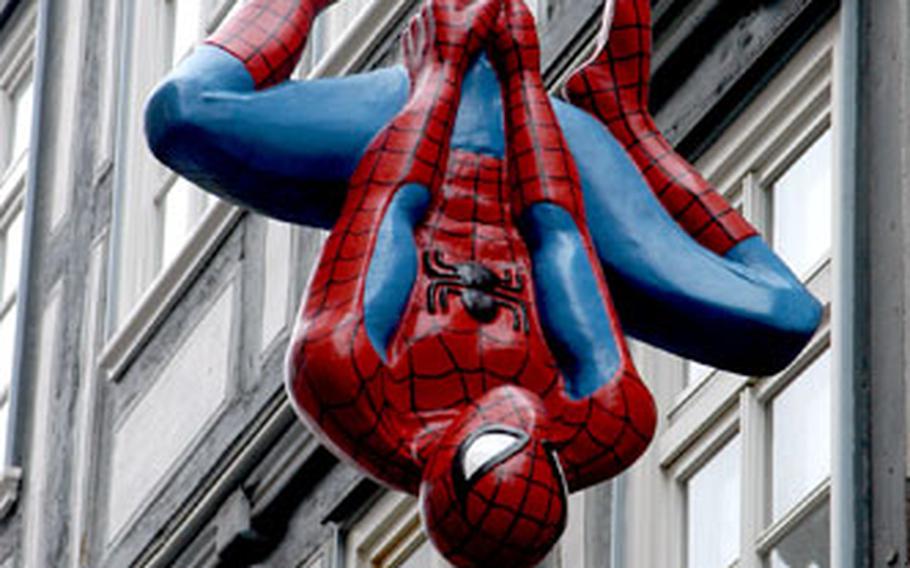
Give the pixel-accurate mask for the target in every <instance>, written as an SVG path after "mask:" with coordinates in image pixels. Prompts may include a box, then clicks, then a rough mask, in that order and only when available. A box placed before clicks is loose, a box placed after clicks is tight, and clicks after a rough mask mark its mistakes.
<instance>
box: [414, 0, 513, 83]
mask: <svg viewBox="0 0 910 568" xmlns="http://www.w3.org/2000/svg"><path fill="white" fill-rule="evenodd" d="M501 4H502V0H426V2H425V3H424V5H423V8H421V10H420V12H418V13H417V15H415V16H414V18H413V19H412V20H411V24H410V26H408V29H407V30H406V31H405V33H404V36H403V37H402V44H403V49H404V62H405V67H406V68H407V70H408V74H409V75H410V76H411V78H412V79H414V78H415V77H416V76H417V75H419V74H420V72H421V71H422V70H423V69H425V68H427V67H432V66H436V65H440V64H442V65H454V66H455V67H456V69H460V70H462V71H463V70H464V69H466V68H467V65H468V63H470V61H471V60H472V58H473V57H474V56H475V55H477V53H478V52H479V51H480V50H481V49H483V47H484V46H485V45H486V43H487V41H488V40H489V38H490V34H491V33H492V30H493V28H494V27H495V25H496V19H497V15H498V14H499V12H500V7H501Z"/></svg>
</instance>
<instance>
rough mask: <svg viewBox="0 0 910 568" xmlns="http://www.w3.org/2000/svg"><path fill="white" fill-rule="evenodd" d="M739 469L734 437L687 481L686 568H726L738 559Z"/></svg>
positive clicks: (739, 463)
mask: <svg viewBox="0 0 910 568" xmlns="http://www.w3.org/2000/svg"><path fill="white" fill-rule="evenodd" d="M740 468H741V459H740V439H739V436H736V438H734V439H733V440H731V441H730V442H728V443H727V445H726V446H724V448H723V449H722V450H721V451H720V452H718V453H717V455H715V456H714V457H713V458H712V459H711V461H709V462H708V463H707V464H706V465H705V466H703V467H702V468H701V469H700V470H699V471H698V472H697V473H696V474H695V475H694V476H692V478H691V479H690V480H689V481H688V483H687V486H686V498H687V503H686V505H687V507H686V526H687V535H686V536H687V543H688V544H687V558H688V562H687V564H686V565H687V566H688V567H689V568H727V567H728V566H730V565H731V564H732V563H733V561H734V560H736V558H737V557H738V556H739V528H740V524H739V522H740V521H739V517H740Z"/></svg>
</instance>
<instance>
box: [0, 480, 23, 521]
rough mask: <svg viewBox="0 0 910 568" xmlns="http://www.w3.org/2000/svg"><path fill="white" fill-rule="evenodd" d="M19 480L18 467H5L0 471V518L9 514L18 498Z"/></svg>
mask: <svg viewBox="0 0 910 568" xmlns="http://www.w3.org/2000/svg"><path fill="white" fill-rule="evenodd" d="M21 482H22V470H21V469H20V468H18V467H7V468H5V469H4V470H3V473H0V520H2V519H5V518H6V516H7V515H9V514H10V512H11V511H12V510H13V507H14V506H15V505H16V502H17V501H18V500H19V486H20V484H21Z"/></svg>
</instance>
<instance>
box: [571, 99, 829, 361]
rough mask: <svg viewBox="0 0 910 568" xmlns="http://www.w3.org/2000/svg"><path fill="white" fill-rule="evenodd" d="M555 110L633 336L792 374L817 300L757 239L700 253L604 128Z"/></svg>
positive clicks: (696, 355) (817, 313)
mask: <svg viewBox="0 0 910 568" xmlns="http://www.w3.org/2000/svg"><path fill="white" fill-rule="evenodd" d="M556 111H557V115H558V116H559V119H560V124H561V125H562V127H563V130H564V132H565V135H566V138H567V140H568V142H569V146H570V148H571V150H572V153H573V155H574V156H575V160H576V163H577V164H578V168H579V172H580V174H581V177H582V185H583V187H584V195H585V208H586V211H587V217H588V220H589V224H590V230H591V234H592V237H593V239H594V243H595V246H596V247H597V251H598V255H599V256H600V258H601V261H602V262H603V265H604V271H605V274H606V276H607V279H608V281H609V283H610V289H611V290H612V291H613V293H614V299H615V300H616V306H617V310H618V311H619V315H620V319H621V320H622V322H623V325H624V327H625V329H626V330H627V331H628V332H629V334H630V335H632V336H634V337H637V338H639V339H642V340H644V341H647V342H648V343H651V344H652V345H656V346H658V347H662V348H664V349H667V350H669V351H672V352H674V353H678V354H680V355H683V356H685V357H690V358H693V359H696V360H699V361H702V362H704V363H708V364H710V365H714V366H717V367H722V368H725V369H729V370H732V371H735V372H739V373H744V374H752V375H765V374H772V373H774V372H777V371H779V370H780V369H781V368H783V367H784V366H786V365H787V364H788V363H789V362H790V361H791V360H792V358H793V357H794V356H795V355H796V354H797V353H798V352H799V351H800V350H801V349H802V348H803V347H804V346H805V344H806V342H807V341H808V339H809V338H810V337H811V336H812V334H813V333H814V332H815V330H816V328H817V327H818V323H819V321H820V318H821V313H822V310H821V306H820V304H819V303H818V301H817V300H815V298H813V297H812V295H811V294H809V292H808V291H807V290H806V289H805V287H804V286H803V285H802V284H801V283H800V282H799V280H798V279H797V278H796V277H795V276H794V275H793V274H792V273H791V272H790V270H789V269H788V268H787V267H786V266H785V265H784V264H783V263H782V262H781V261H780V259H778V257H777V256H776V255H775V254H774V253H773V252H772V251H771V250H770V249H769V248H768V246H767V245H766V244H765V243H764V242H763V241H762V240H761V239H760V238H759V237H752V238H749V239H747V240H745V241H743V242H741V243H740V244H739V245H737V246H735V247H734V248H733V249H731V250H730V251H729V252H728V253H727V254H726V255H725V256H723V257H721V256H718V255H716V254H714V253H712V252H710V251H708V250H707V249H705V248H703V247H701V246H700V245H699V244H698V243H696V242H695V241H694V240H693V239H692V238H691V237H690V236H689V235H688V234H686V233H685V232H684V231H683V230H682V229H681V228H680V227H679V225H677V224H676V222H675V221H674V220H673V219H672V218H671V217H670V216H669V215H668V214H667V212H666V211H665V210H664V208H663V207H662V206H661V204H660V202H659V201H658V200H657V198H656V197H655V196H654V194H653V193H652V192H651V190H650V189H649V188H648V187H647V185H646V184H645V182H644V179H643V178H642V176H641V174H640V173H639V171H638V169H637V168H636V167H635V165H634V164H633V163H632V161H631V160H630V158H629V157H628V155H627V154H626V153H625V151H624V150H623V149H622V147H621V146H620V145H619V143H618V142H617V141H616V140H615V138H613V137H612V136H611V135H610V133H609V132H608V131H607V130H606V129H605V128H604V127H603V126H602V125H600V124H599V123H598V122H596V121H594V120H593V119H591V118H590V117H589V116H588V115H587V114H585V113H584V112H583V111H581V110H578V109H576V108H574V107H571V106H569V105H566V104H558V105H557V106H556Z"/></svg>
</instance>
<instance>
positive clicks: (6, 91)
mask: <svg viewBox="0 0 910 568" xmlns="http://www.w3.org/2000/svg"><path fill="white" fill-rule="evenodd" d="M33 26H34V18H33V17H29V18H25V20H24V21H23V23H22V25H20V26H17V27H14V28H12V29H9V30H4V32H5V33H8V35H7V36H6V37H8V38H9V40H8V41H6V42H5V43H4V41H3V39H4V38H2V37H0V460H2V459H3V458H4V456H5V455H6V428H7V423H8V418H9V414H10V387H11V385H12V380H13V373H14V371H15V370H14V369H13V363H14V359H15V345H16V336H17V332H18V330H17V318H18V313H19V304H18V297H19V276H20V275H21V273H22V252H23V246H24V242H23V239H24V225H25V215H24V212H23V203H24V201H25V181H26V171H27V168H28V154H29V152H28V150H29V146H30V143H31V130H32V109H33V108H34V104H33V98H34V88H33V81H32V69H31V62H32V61H31V58H32V47H33V45H34V39H33V34H34V28H33Z"/></svg>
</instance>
